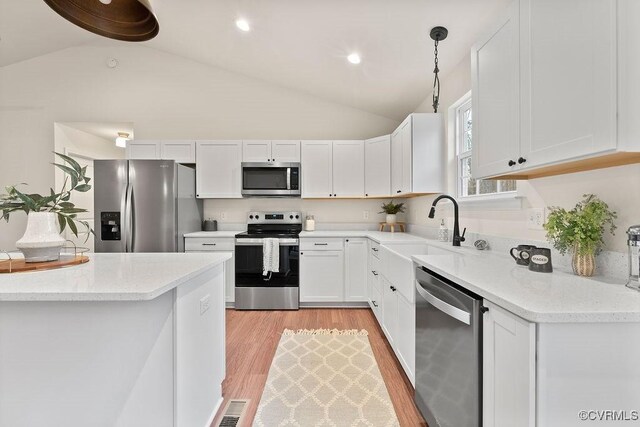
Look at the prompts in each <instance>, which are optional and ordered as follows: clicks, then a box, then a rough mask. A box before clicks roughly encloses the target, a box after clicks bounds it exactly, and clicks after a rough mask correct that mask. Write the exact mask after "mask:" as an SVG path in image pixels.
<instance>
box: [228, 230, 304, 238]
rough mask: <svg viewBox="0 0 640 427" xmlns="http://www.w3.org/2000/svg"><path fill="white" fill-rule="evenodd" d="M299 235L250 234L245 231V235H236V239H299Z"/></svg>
mask: <svg viewBox="0 0 640 427" xmlns="http://www.w3.org/2000/svg"><path fill="white" fill-rule="evenodd" d="M298 234H299V233H275V232H264V233H249V232H248V231H245V232H243V233H238V234H236V238H238V239H264V238H265V237H271V238H274V239H297V238H298Z"/></svg>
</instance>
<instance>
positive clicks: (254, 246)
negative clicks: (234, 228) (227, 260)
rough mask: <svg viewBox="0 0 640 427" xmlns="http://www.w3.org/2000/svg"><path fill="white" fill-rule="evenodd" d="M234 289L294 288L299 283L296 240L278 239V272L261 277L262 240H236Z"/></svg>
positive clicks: (298, 258) (298, 260)
mask: <svg viewBox="0 0 640 427" xmlns="http://www.w3.org/2000/svg"><path fill="white" fill-rule="evenodd" d="M235 259H236V288H243V287H253V288H282V287H295V288H297V287H298V286H299V283H300V277H299V272H300V251H299V246H298V239H293V238H292V239H280V268H279V270H280V271H279V272H277V273H275V272H270V273H269V274H268V275H267V276H263V275H262V265H263V264H262V239H236V252H235Z"/></svg>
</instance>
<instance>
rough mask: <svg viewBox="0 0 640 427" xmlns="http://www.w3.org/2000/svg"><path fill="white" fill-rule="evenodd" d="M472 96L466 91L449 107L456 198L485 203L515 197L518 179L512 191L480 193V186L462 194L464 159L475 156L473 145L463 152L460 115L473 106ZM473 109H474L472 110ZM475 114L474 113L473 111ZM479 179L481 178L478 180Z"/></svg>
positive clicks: (517, 192) (517, 194)
mask: <svg viewBox="0 0 640 427" xmlns="http://www.w3.org/2000/svg"><path fill="white" fill-rule="evenodd" d="M471 102H472V96H471V91H469V92H467V93H465V94H464V95H463V96H462V97H461V98H460V99H458V100H457V101H456V102H454V103H453V104H452V105H451V107H449V111H448V113H449V117H450V128H449V129H450V130H452V131H453V149H454V159H455V169H456V175H455V191H456V198H457V199H458V200H459V201H461V202H478V203H485V202H490V201H492V200H496V201H497V200H509V199H515V198H518V197H519V191H518V190H519V189H518V183H517V181H516V189H515V190H512V191H496V192H494V193H487V194H479V193H477V191H479V186H477V187H476V188H477V189H476V194H471V195H466V196H463V195H462V161H463V160H464V159H467V158H471V157H472V156H473V147H472V149H471V150H468V151H465V152H462V141H463V139H462V132H463V129H462V126H463V124H462V121H461V120H460V115H461V112H462V108H465V109H466V108H468V107H470V108H473V107H472V105H471ZM467 104H469V105H468V107H467ZM472 111H473V110H472ZM472 114H473V113H472ZM478 181H479V180H478ZM501 184H502V183H501V181H500V180H499V181H498V183H497V189H498V190H499V189H500V186H501Z"/></svg>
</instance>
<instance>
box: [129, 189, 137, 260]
mask: <svg viewBox="0 0 640 427" xmlns="http://www.w3.org/2000/svg"><path fill="white" fill-rule="evenodd" d="M130 188H131V191H130V193H129V222H130V224H129V252H135V244H136V237H135V236H136V233H135V231H136V204H135V202H134V201H133V199H134V197H135V195H134V194H133V185H131V186H130Z"/></svg>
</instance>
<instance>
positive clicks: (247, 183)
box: [242, 162, 300, 197]
mask: <svg viewBox="0 0 640 427" xmlns="http://www.w3.org/2000/svg"><path fill="white" fill-rule="evenodd" d="M242 195H243V196H247V197H251V196H253V197H256V196H262V197H300V163H285V162H281V163H267V162H242Z"/></svg>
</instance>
